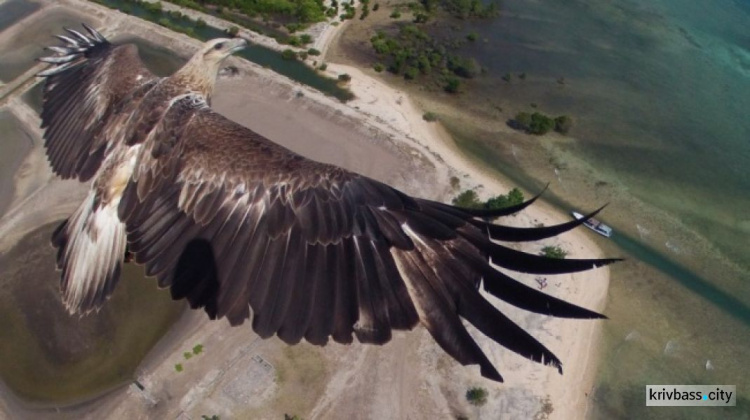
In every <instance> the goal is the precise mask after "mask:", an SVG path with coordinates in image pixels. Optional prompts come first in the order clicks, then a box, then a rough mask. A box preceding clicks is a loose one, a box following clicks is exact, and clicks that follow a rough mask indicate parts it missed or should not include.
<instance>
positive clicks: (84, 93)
mask: <svg viewBox="0 0 750 420" xmlns="http://www.w3.org/2000/svg"><path fill="white" fill-rule="evenodd" d="M83 26H84V27H85V28H86V30H87V31H88V33H89V35H88V36H87V35H83V34H81V33H79V32H77V31H73V30H69V29H68V30H67V31H68V32H69V33H70V36H69V37H68V36H58V38H60V39H61V40H62V41H63V42H64V45H63V46H56V47H48V49H49V50H50V51H53V52H55V53H56V54H55V55H52V56H48V57H41V58H39V60H40V61H44V62H47V63H52V64H54V65H53V66H52V67H50V68H49V69H47V70H45V71H42V72H40V73H39V76H40V77H45V78H46V82H45V85H44V105H43V108H42V114H41V117H42V128H45V129H46V130H45V133H44V145H45V147H46V149H47V158H48V159H49V161H50V164H51V165H52V170H53V171H54V172H55V173H56V174H57V175H59V176H60V177H62V178H65V179H67V178H74V177H75V178H78V179H79V180H81V181H87V180H89V179H91V177H93V176H94V174H96V172H97V170H98V169H99V166H100V165H101V163H102V161H103V160H104V157H105V155H106V151H107V148H108V144H109V142H111V141H112V138H111V136H110V135H109V134H110V131H111V130H109V128H110V127H111V125H112V124H114V123H116V122H115V120H116V116H117V114H118V113H119V111H120V110H121V108H122V107H123V106H126V105H127V106H129V105H131V104H132V103H134V102H137V100H138V99H139V97H141V98H142V96H143V95H144V94H145V92H147V91H148V89H149V88H150V87H152V86H153V84H154V82H155V80H157V77H156V76H154V75H153V74H152V73H151V72H149V71H148V69H146V67H144V65H143V63H142V62H141V60H140V58H139V57H138V49H137V47H136V46H135V45H133V44H127V45H113V44H111V43H109V42H108V41H107V40H106V39H105V38H104V37H103V36H102V35H101V34H100V33H99V32H97V31H96V30H94V29H92V28H90V27H89V26H87V25H86V24H83Z"/></svg>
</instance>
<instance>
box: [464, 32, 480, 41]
mask: <svg viewBox="0 0 750 420" xmlns="http://www.w3.org/2000/svg"><path fill="white" fill-rule="evenodd" d="M477 38H479V34H477V33H476V32H469V34H468V35H466V39H468V40H469V41H471V42H474V41H476V40H477Z"/></svg>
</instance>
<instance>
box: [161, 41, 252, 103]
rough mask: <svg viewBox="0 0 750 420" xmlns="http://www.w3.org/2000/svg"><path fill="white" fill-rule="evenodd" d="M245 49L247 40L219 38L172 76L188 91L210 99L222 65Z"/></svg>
mask: <svg viewBox="0 0 750 420" xmlns="http://www.w3.org/2000/svg"><path fill="white" fill-rule="evenodd" d="M245 47H247V40H245V39H242V38H232V39H228V38H217V39H212V40H210V41H207V42H206V43H205V44H203V46H202V47H201V49H200V50H198V52H196V53H195V54H194V55H193V57H192V58H191V59H190V60H189V61H188V62H187V63H185V65H184V66H183V67H182V68H181V69H180V70H179V71H178V72H177V73H175V74H174V75H173V76H172V80H173V81H174V82H176V83H179V84H180V85H182V86H184V87H185V90H187V91H193V92H201V93H202V94H203V95H204V96H205V97H206V98H210V97H211V93H212V92H213V89H214V84H215V83H216V77H217V76H218V73H219V69H220V68H221V63H222V62H223V61H224V60H225V59H226V58H227V57H229V56H230V55H232V54H234V53H235V52H237V51H239V50H241V49H243V48H245Z"/></svg>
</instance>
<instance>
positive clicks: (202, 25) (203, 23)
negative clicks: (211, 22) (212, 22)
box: [195, 18, 207, 28]
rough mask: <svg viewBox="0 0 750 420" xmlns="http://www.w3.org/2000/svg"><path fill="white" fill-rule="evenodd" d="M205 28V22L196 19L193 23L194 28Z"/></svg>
mask: <svg viewBox="0 0 750 420" xmlns="http://www.w3.org/2000/svg"><path fill="white" fill-rule="evenodd" d="M206 26H207V24H206V21H205V20H203V19H201V18H198V20H196V21H195V27H196V28H205V27H206Z"/></svg>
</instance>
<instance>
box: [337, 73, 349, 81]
mask: <svg viewBox="0 0 750 420" xmlns="http://www.w3.org/2000/svg"><path fill="white" fill-rule="evenodd" d="M351 80H352V76H349V75H348V74H346V73H344V74H339V82H350V81H351Z"/></svg>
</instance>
